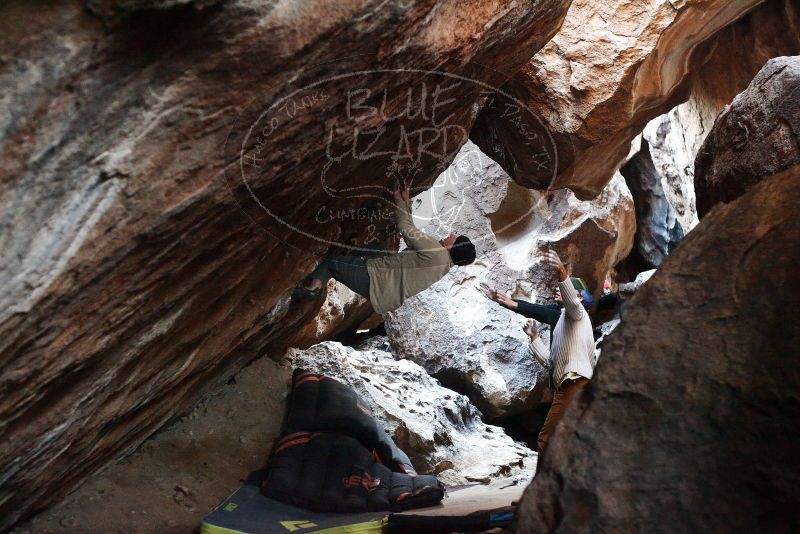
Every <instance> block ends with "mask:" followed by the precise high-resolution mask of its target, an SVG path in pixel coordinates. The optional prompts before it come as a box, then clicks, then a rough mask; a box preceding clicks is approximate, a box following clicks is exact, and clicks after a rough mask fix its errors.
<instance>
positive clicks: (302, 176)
mask: <svg viewBox="0 0 800 534" xmlns="http://www.w3.org/2000/svg"><path fill="white" fill-rule="evenodd" d="M90 4H91V5H92V6H93V7H97V6H100V8H102V7H103V6H111V7H113V8H116V7H118V6H122V5H125V6H126V8H125V9H123V10H122V11H121V12H120V13H119V16H121V17H122V18H121V19H116V18H114V17H110V18H98V17H96V16H94V15H93V14H92V12H91V11H88V10H86V9H84V4H81V3H78V2H76V1H70V2H51V3H44V4H37V6H36V9H33V8H32V7H31V6H30V5H29V3H27V2H21V1H18V0H14V1H11V2H3V4H2V6H0V50H2V55H1V56H0V87H2V89H3V91H2V96H0V103H2V109H3V113H2V114H0V175H2V177H3V178H2V180H0V229H2V232H0V255H1V256H0V288H2V289H0V398H2V401H0V432H2V435H3V440H2V443H0V465H2V466H3V472H2V477H0V480H1V481H2V482H0V495H2V499H0V518H2V519H0V529H3V528H5V527H8V526H9V525H11V524H13V523H14V522H15V521H16V520H17V519H18V518H19V517H21V516H24V515H27V514H30V513H31V512H32V511H33V510H35V509H37V508H40V507H42V506H44V505H46V504H47V503H48V502H51V501H52V500H53V499H56V498H58V497H60V496H61V495H63V494H64V493H65V492H67V491H68V490H69V489H70V488H72V487H74V486H75V485H76V484H77V483H79V482H80V481H81V480H82V479H83V478H84V477H85V476H86V475H87V474H89V473H91V472H94V471H96V470H97V469H98V468H99V467H101V466H103V465H104V464H105V463H106V462H108V461H109V460H110V459H112V458H115V457H117V456H119V455H122V454H125V453H128V452H130V451H132V450H133V449H134V448H135V447H136V446H137V445H138V444H140V443H141V442H142V441H143V440H144V439H145V438H146V437H147V436H148V435H150V434H151V433H152V432H153V431H154V430H155V429H156V428H158V427H159V426H161V425H162V424H164V423H165V422H166V421H168V420H169V419H170V418H172V417H173V416H175V415H176V414H178V413H181V412H182V411H184V410H186V409H187V407H188V406H190V405H191V404H193V403H194V402H195V401H196V400H197V399H198V398H199V396H200V395H201V394H202V393H203V392H204V391H207V390H208V389H209V388H210V387H213V386H215V385H217V384H220V383H222V382H224V381H225V380H226V379H227V378H228V377H229V376H231V374H232V373H233V372H234V371H235V370H236V369H238V368H240V367H241V366H242V365H243V364H244V363H245V362H247V361H249V360H251V359H252V357H253V356H254V355H255V354H258V353H259V352H260V351H261V350H263V348H264V347H265V346H267V345H270V344H275V345H282V344H283V343H284V342H285V340H286V339H288V337H289V336H290V335H291V334H292V333H293V331H294V330H295V329H296V328H297V327H299V326H300V325H303V324H305V322H306V321H307V320H309V319H311V318H312V317H314V316H315V315H316V313H317V310H316V309H314V308H312V307H301V308H297V309H294V307H292V309H290V307H289V305H288V304H287V301H286V296H287V294H288V292H289V291H290V288H291V287H293V286H294V285H295V283H296V282H297V281H298V280H300V279H301V278H302V277H303V276H304V275H305V273H307V272H309V271H310V270H311V268H312V266H313V265H314V263H315V262H316V261H317V257H318V256H317V255H316V254H319V253H322V252H324V251H325V250H326V249H327V248H328V247H329V246H330V244H331V243H332V242H335V243H339V242H341V241H343V240H346V239H347V238H349V237H350V236H353V235H356V234H358V233H359V232H364V231H369V230H370V229H369V228H365V224H364V221H362V220H355V219H353V218H351V217H349V216H347V214H349V213H353V212H350V211H347V210H349V209H350V208H358V207H364V208H365V209H367V208H369V209H373V208H375V206H378V207H379V206H380V200H379V198H380V197H381V195H382V194H383V190H384V189H385V187H386V186H388V185H390V184H391V183H392V181H393V180H396V179H397V178H399V177H406V178H412V179H413V181H414V184H415V185H417V186H419V187H427V186H428V185H430V183H431V182H432V181H433V179H434V178H435V176H436V175H437V174H438V173H439V172H440V171H441V170H442V169H443V168H446V166H447V164H448V163H449V161H450V160H451V159H452V157H453V155H454V154H455V152H456V151H457V150H458V148H459V147H460V146H461V144H462V143H463V142H464V140H465V139H466V132H467V131H468V130H469V128H470V127H471V125H472V122H473V120H474V115H475V111H476V109H477V108H473V105H472V104H473V103H477V102H479V101H480V100H481V96H480V93H481V92H482V91H483V90H484V86H483V85H481V83H484V84H487V85H489V86H492V85H493V84H499V83H501V80H503V79H505V77H506V76H507V74H503V73H511V72H514V71H516V70H517V69H518V68H519V67H520V66H521V65H522V64H523V63H524V62H525V61H527V60H528V59H529V57H530V55H531V54H532V53H535V51H536V50H538V49H539V48H540V47H541V46H542V45H543V44H544V43H545V42H546V41H547V40H548V39H549V38H550V36H551V35H552V34H553V33H554V32H555V31H556V30H557V28H558V26H559V24H560V21H561V18H562V17H563V15H564V13H565V10H566V7H567V4H568V0H544V1H541V2H536V3H519V2H512V1H510V0H509V1H506V0H501V1H498V2H495V3H491V4H487V3H486V2H483V1H476V0H468V1H466V2H461V3H459V4H458V5H457V6H456V5H454V4H451V3H449V2H441V1H437V0H415V1H412V2H405V3H404V4H403V6H402V7H401V5H400V4H390V5H387V4H386V3H384V2H382V1H379V0H372V1H366V2H363V1H345V2H337V3H336V4H335V8H334V7H333V6H332V5H331V4H330V3H328V2H310V3H302V4H295V3H291V2H289V3H287V2H277V3H276V2H266V1H263V2H261V1H235V0H231V1H226V2H219V3H217V4H215V5H213V6H210V7H207V8H205V9H198V8H199V7H202V6H201V4H202V5H205V4H208V3H207V2H191V3H188V2H180V1H165V2H144V1H142V2H135V1H134V2H102V1H100V2H91V3H90ZM139 7H142V8H146V9H143V10H139V9H138V8H139ZM152 7H156V8H161V7H163V8H164V9H150V8H152ZM129 8H130V9H129ZM100 11H102V9H101V10H100ZM113 15H114V16H116V15H117V13H116V11H115V13H114V14H113ZM342 58H346V59H342ZM376 65H380V66H381V67H382V68H383V69H391V70H383V71H378V72H374V71H370V69H374V68H375V66H376ZM475 65H485V66H487V67H489V68H488V69H487V68H482V67H475ZM436 69H438V70H440V71H444V72H446V73H448V74H447V75H441V74H440V75H436V74H428V75H422V74H420V72H419V71H420V70H422V71H425V70H436ZM362 71H370V72H368V73H365V74H359V75H353V74H352V73H354V72H362ZM450 75H457V76H462V77H463V78H456V79H455V81H454V79H453V78H452V77H448V76H450ZM323 80H324V81H325V82H324V84H322V85H320V84H321V83H322V81H323ZM477 82H480V83H477ZM309 84H312V85H310V86H309ZM313 84H317V85H313ZM437 87H438V88H439V89H438V93H437ZM298 91H299V92H298ZM423 91H425V93H424V94H425V95H426V96H425V98H424V99H423V96H422V95H423ZM434 94H435V96H434ZM348 95H349V96H350V97H351V98H350V105H349V106H348ZM384 103H385V105H384ZM272 104H277V105H276V106H274V107H272V108H269V107H268V106H270V105H272ZM421 107H424V108H425V112H424V113H422V112H421V111H420V108H421ZM433 109H435V113H433V111H432V110H433ZM379 111H380V112H379ZM273 119H274V120H273ZM383 127H385V129H384V128H383ZM365 131H369V132H370V136H367V135H366V134H364V137H362V136H361V135H360V134H359V133H364V132H365ZM356 132H359V133H356ZM390 155H395V156H399V162H398V160H395V161H394V162H393V163H392V160H391V158H390ZM363 187H366V188H367V189H366V191H368V192H369V193H370V194H362V193H364V191H365V190H364V189H359V188H363ZM232 193H233V194H232ZM356 193H357V194H356ZM323 208H324V210H323ZM375 209H377V208H375ZM322 211H324V214H325V215H326V218H323V219H320V218H319V214H320V213H321V212H322ZM372 230H376V229H372Z"/></svg>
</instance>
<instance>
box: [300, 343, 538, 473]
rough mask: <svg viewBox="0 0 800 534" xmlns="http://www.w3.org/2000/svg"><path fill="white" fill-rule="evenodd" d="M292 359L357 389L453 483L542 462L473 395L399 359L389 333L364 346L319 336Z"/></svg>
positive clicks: (399, 439)
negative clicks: (486, 414)
mask: <svg viewBox="0 0 800 534" xmlns="http://www.w3.org/2000/svg"><path fill="white" fill-rule="evenodd" d="M286 358H287V361H288V362H289V363H290V364H291V365H292V366H294V367H302V368H305V369H310V370H313V371H315V372H318V373H321V374H324V375H326V376H330V377H333V378H335V379H336V380H339V381H340V382H342V383H344V384H347V385H348V386H350V387H352V388H353V389H355V391H356V392H357V393H358V394H359V395H360V396H361V398H362V399H364V401H365V402H366V403H367V406H368V407H369V408H370V410H371V411H372V413H373V415H375V416H376V417H377V418H378V419H379V420H380V421H381V422H382V423H383V425H384V428H386V431H387V432H388V433H389V434H390V435H391V436H392V439H394V441H395V443H396V444H397V446H398V447H400V448H401V449H402V450H403V451H404V452H405V453H406V454H408V456H409V458H410V459H411V461H412V463H413V464H414V467H416V468H417V470H418V471H419V472H420V473H435V474H436V475H438V476H439V478H440V479H441V480H442V481H443V482H445V483H447V484H464V483H467V482H475V481H481V482H487V483H488V482H489V480H491V479H497V478H509V477H522V478H526V477H528V476H530V474H531V472H532V470H533V468H534V466H535V462H536V453H534V452H533V451H531V450H530V449H528V448H527V447H525V446H524V445H521V444H519V443H515V442H514V441H513V440H512V439H511V438H510V437H508V436H507V435H506V434H505V432H504V431H503V429H502V428H500V427H496V426H492V425H487V424H484V423H483V422H482V421H481V414H480V412H479V411H478V410H477V409H476V408H475V407H474V406H473V405H472V404H471V403H470V402H469V399H467V397H465V396H463V395H459V394H458V393H455V392H454V391H451V390H449V389H445V388H443V387H442V386H441V385H440V384H439V383H438V382H437V381H436V380H435V379H433V378H431V377H430V376H429V375H428V373H426V372H425V370H424V369H423V368H422V367H420V366H419V365H417V364H415V363H414V362H411V361H409V360H397V361H396V360H395V359H394V357H393V356H392V354H391V353H390V352H388V343H386V340H385V338H383V341H381V340H380V339H378V340H375V339H373V340H371V341H370V343H369V344H368V345H365V346H364V347H359V349H354V348H351V347H345V346H343V345H341V344H339V343H335V342H325V343H320V344H318V345H314V346H313V347H311V348H309V349H307V350H304V351H301V350H297V349H291V350H290V351H289V352H288V353H287V356H286Z"/></svg>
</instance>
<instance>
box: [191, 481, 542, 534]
mask: <svg viewBox="0 0 800 534" xmlns="http://www.w3.org/2000/svg"><path fill="white" fill-rule="evenodd" d="M525 485H526V484H517V485H513V486H509V485H501V484H498V485H489V486H487V485H482V484H481V485H473V486H464V487H455V488H448V490H447V496H446V497H445V499H444V500H443V501H442V502H441V503H440V504H438V505H436V506H430V507H427V508H419V509H416V510H408V511H406V512H400V513H394V514H389V513H388V512H365V513H359V514H335V513H316V512H312V511H309V510H304V509H302V508H298V507H295V506H291V505H289V504H285V503H282V502H280V501H276V500H274V499H270V498H269V497H266V496H264V495H262V494H261V492H260V491H259V487H258V485H256V484H245V485H244V486H242V487H241V488H239V489H238V490H237V491H236V492H234V493H233V495H231V496H230V497H228V498H227V499H226V500H225V501H224V502H223V503H222V504H220V505H219V506H218V507H217V508H216V509H215V510H214V511H213V512H211V513H210V514H209V515H208V516H206V518H205V519H203V522H202V524H201V529H200V532H201V534H273V533H281V534H285V533H287V532H296V533H297V534H304V533H306V532H317V533H319V532H325V533H329V534H348V533H352V534H357V533H358V534H361V533H363V534H379V533H381V532H390V533H391V532H409V531H415V532H416V533H421V532H426V533H428V532H431V533H432V532H437V531H440V532H447V531H448V530H450V529H453V528H457V529H459V530H461V531H464V532H468V531H476V530H487V529H489V528H495V527H503V526H507V525H508V524H509V523H510V522H511V519H512V518H513V514H514V507H513V506H511V503H512V502H513V501H516V500H519V499H520V497H521V496H522V492H523V491H524V489H525Z"/></svg>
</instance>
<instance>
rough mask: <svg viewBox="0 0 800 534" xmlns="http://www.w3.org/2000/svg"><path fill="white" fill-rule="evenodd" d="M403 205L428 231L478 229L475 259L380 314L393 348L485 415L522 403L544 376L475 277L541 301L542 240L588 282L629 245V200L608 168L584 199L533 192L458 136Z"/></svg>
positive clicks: (508, 316)
mask: <svg viewBox="0 0 800 534" xmlns="http://www.w3.org/2000/svg"><path fill="white" fill-rule="evenodd" d="M412 209H413V211H414V217H415V222H416V224H417V226H419V227H420V228H423V229H424V230H425V231H427V232H429V233H430V234H433V235H436V236H438V237H443V236H444V235H447V234H448V233H450V232H454V233H457V234H458V233H467V234H468V235H470V236H473V237H475V236H479V239H476V240H475V241H476V246H477V249H478V260H477V261H476V262H475V263H474V264H473V265H470V266H468V267H465V268H457V269H453V270H452V271H451V272H450V273H449V274H448V275H447V276H445V277H444V278H443V279H442V280H440V281H439V282H437V283H436V284H434V285H433V286H432V287H430V288H429V289H427V290H426V291H423V292H422V293H420V294H418V295H416V296H414V297H413V298H411V299H409V300H407V301H406V302H405V303H404V304H403V306H402V307H401V308H400V309H398V310H397V311H395V312H392V313H389V314H387V315H386V316H385V318H386V323H385V325H386V332H387V334H388V336H389V339H390V341H391V344H392V349H393V352H394V354H396V355H397V356H399V357H401V358H408V359H411V360H413V361H415V362H417V363H419V364H420V365H422V366H423V367H424V368H425V369H426V370H427V371H428V372H429V373H431V374H433V375H435V376H436V377H437V378H439V379H440V380H441V381H442V382H443V383H445V384H447V385H448V386H449V387H453V388H455V389H457V390H458V391H461V392H463V393H465V394H467V395H468V396H469V397H470V399H471V400H472V401H473V402H474V403H475V404H476V405H477V406H478V407H479V408H480V409H481V411H482V412H483V413H484V414H485V415H487V416H488V417H490V418H491V417H497V416H501V415H508V414H510V413H514V412H518V411H520V410H522V409H525V408H530V407H532V406H533V405H535V404H536V403H537V402H538V401H539V399H540V397H541V387H540V388H539V389H536V390H535V391H533V393H531V392H532V390H534V388H535V386H537V385H539V386H543V385H544V382H545V381H546V377H547V374H546V371H545V370H544V369H543V368H542V367H541V366H540V364H539V363H538V362H536V360H535V359H534V358H532V357H531V355H530V352H529V349H528V348H527V338H526V336H525V334H524V333H523V332H522V325H523V323H524V318H523V317H522V316H520V315H518V314H515V313H513V312H511V311H509V310H506V309H505V308H503V307H501V306H499V305H498V304H496V303H493V302H491V301H489V300H487V299H486V298H485V297H484V296H483V295H482V294H481V293H480V291H479V284H480V283H481V282H486V283H488V284H490V285H492V286H494V287H497V288H499V289H500V290H503V291H510V292H511V293H512V295H513V296H515V297H518V298H525V299H529V300H532V301H535V300H537V299H551V298H552V296H553V287H554V285H553V284H554V282H553V279H552V272H551V271H550V270H549V269H548V268H546V267H544V265H543V264H542V263H541V260H542V254H543V252H544V250H545V249H546V248H547V247H551V248H553V249H555V250H557V251H558V252H559V254H560V255H561V256H562V258H563V259H564V261H565V262H566V263H569V264H570V265H571V266H572V271H573V272H574V273H576V274H578V275H580V276H583V277H584V278H586V279H587V281H588V282H589V284H590V286H591V287H593V288H596V287H598V286H599V284H600V283H602V280H603V279H604V278H605V277H606V276H607V275H608V272H609V270H610V269H611V268H612V267H613V266H614V265H615V264H616V263H617V262H618V261H619V260H621V259H622V258H624V257H625V256H626V255H627V254H628V253H629V251H630V249H631V246H632V242H633V234H634V230H635V221H634V211H633V202H632V199H631V196H630V192H629V191H628V190H627V187H626V186H625V182H624V180H623V179H622V177H621V176H619V175H617V177H616V178H615V179H614V180H613V181H612V182H611V183H610V184H609V185H608V186H607V187H606V189H605V190H604V191H603V194H602V195H600V196H599V197H598V198H597V199H595V200H594V201H591V202H588V201H580V200H577V199H576V198H575V196H574V195H573V194H572V193H570V192H569V191H567V190H561V191H556V192H551V193H547V194H541V193H539V192H536V191H531V190H527V189H524V188H522V187H520V186H517V185H516V184H514V183H513V182H512V181H511V180H510V179H509V178H508V176H507V175H506V174H505V173H504V172H503V171H502V169H501V168H500V167H499V165H497V164H496V163H495V162H493V161H491V160H490V159H489V158H487V157H486V156H485V155H484V154H483V153H482V152H481V151H480V150H478V149H477V147H475V145H473V144H471V143H468V144H467V145H465V147H464V148H463V149H462V150H461V152H460V153H459V154H458V156H457V157H456V160H455V162H454V163H453V165H452V166H451V167H450V168H449V169H448V170H447V172H445V173H443V174H442V175H440V176H439V178H437V180H436V182H435V184H434V187H433V188H432V189H431V191H430V192H426V193H424V194H423V195H421V196H419V197H417V198H415V199H414V202H413V203H412ZM543 335H544V336H545V337H549V330H547V329H545V330H544V331H543Z"/></svg>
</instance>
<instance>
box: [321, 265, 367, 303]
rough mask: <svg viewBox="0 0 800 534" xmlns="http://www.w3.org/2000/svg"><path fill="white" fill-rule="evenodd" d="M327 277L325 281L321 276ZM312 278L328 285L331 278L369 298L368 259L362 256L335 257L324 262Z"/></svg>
mask: <svg viewBox="0 0 800 534" xmlns="http://www.w3.org/2000/svg"><path fill="white" fill-rule="evenodd" d="M318 273H319V274H320V275H321V276H327V278H325V279H323V278H322V277H321V276H317V274H318ZM311 277H312V278H316V279H318V280H321V281H322V283H323V284H327V283H328V280H330V279H331V278H333V279H335V280H337V281H338V282H341V283H342V284H344V285H346V286H347V287H349V288H350V289H352V290H353V291H355V292H356V293H358V294H359V295H361V296H362V297H367V298H369V273H368V272H367V259H366V258H364V257H362V256H334V257H332V258H328V259H326V260H323V261H322V262H321V263H320V264H319V265H318V266H317V268H316V269H314V272H313V273H312V274H311Z"/></svg>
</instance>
